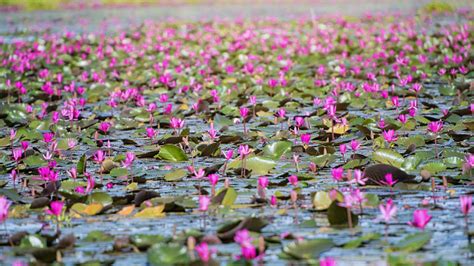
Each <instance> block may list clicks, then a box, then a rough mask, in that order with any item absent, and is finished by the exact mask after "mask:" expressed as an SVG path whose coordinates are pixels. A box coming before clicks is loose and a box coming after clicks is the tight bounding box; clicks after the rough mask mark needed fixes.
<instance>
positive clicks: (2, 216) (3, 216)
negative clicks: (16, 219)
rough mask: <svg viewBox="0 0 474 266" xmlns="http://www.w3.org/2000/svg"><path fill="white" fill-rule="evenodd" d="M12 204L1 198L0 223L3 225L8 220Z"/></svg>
mask: <svg viewBox="0 0 474 266" xmlns="http://www.w3.org/2000/svg"><path fill="white" fill-rule="evenodd" d="M10 205H11V202H10V201H9V200H8V199H7V198H6V197H4V196H0V222H1V223H3V222H5V221H6V220H7V218H8V208H10Z"/></svg>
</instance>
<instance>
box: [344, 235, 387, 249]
mask: <svg viewBox="0 0 474 266" xmlns="http://www.w3.org/2000/svg"><path fill="white" fill-rule="evenodd" d="M380 237H381V235H380V234H378V233H369V234H365V235H363V236H361V237H358V238H356V239H354V240H351V241H349V242H347V243H346V244H344V248H347V249H351V248H357V247H360V245H362V244H363V243H365V242H369V241H372V240H377V239H380Z"/></svg>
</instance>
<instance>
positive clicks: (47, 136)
mask: <svg viewBox="0 0 474 266" xmlns="http://www.w3.org/2000/svg"><path fill="white" fill-rule="evenodd" d="M53 138H54V133H51V132H48V133H44V134H43V141H44V142H46V143H50V142H51V141H53Z"/></svg>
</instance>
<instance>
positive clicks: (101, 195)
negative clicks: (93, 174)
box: [87, 192, 114, 207]
mask: <svg viewBox="0 0 474 266" xmlns="http://www.w3.org/2000/svg"><path fill="white" fill-rule="evenodd" d="M113 202H114V201H113V199H112V197H111V196H110V195H109V194H108V193H106V192H94V193H92V194H90V195H89V197H88V198H87V203H88V204H91V203H100V204H101V205H102V206H104V207H105V206H107V205H111V204H112V203H113Z"/></svg>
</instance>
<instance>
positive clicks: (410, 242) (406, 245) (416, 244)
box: [393, 232, 431, 252]
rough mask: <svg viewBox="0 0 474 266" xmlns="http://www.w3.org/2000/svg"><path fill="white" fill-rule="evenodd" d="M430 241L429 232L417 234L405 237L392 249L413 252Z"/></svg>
mask: <svg viewBox="0 0 474 266" xmlns="http://www.w3.org/2000/svg"><path fill="white" fill-rule="evenodd" d="M430 240H431V233H430V232H419V233H414V234H411V235H408V236H406V237H405V238H404V239H402V240H401V241H400V242H398V243H397V244H396V245H395V246H394V247H393V249H394V250H396V251H405V252H414V251H417V250H419V249H420V248H422V247H423V246H424V245H426V244H427V243H428V242H430Z"/></svg>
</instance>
